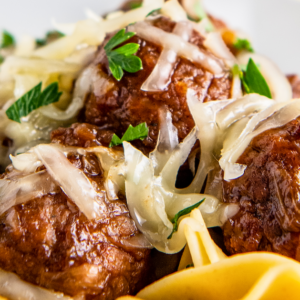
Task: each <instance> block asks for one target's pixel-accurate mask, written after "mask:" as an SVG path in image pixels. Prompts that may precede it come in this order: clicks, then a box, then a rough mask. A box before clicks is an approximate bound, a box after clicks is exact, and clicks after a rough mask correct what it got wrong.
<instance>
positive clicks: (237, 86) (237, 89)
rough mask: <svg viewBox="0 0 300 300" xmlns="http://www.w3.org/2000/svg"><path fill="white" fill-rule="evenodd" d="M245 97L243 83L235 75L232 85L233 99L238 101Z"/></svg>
mask: <svg viewBox="0 0 300 300" xmlns="http://www.w3.org/2000/svg"><path fill="white" fill-rule="evenodd" d="M242 96H243V91H242V82H241V79H240V76H239V75H238V74H237V75H234V76H233V78H232V84H231V98H233V99H238V98H241V97H242Z"/></svg>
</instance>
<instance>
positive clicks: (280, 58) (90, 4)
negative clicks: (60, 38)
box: [0, 0, 300, 74]
mask: <svg viewBox="0 0 300 300" xmlns="http://www.w3.org/2000/svg"><path fill="white" fill-rule="evenodd" d="M122 2H123V1H122V0H51V1H46V0H25V1H24V0H9V1H8V0H0V7H1V9H0V29H1V28H5V29H7V30H9V31H11V32H12V33H14V34H15V35H16V36H18V37H19V36H21V35H22V34H30V35H33V36H35V37H42V36H43V34H44V33H45V32H46V31H47V30H49V29H51V19H52V18H55V19H56V20H57V21H58V22H62V23H69V22H76V21H78V20H80V19H84V18H85V15H84V9H85V8H90V9H92V10H93V11H95V12H97V13H99V14H102V13H105V12H108V11H111V10H113V9H114V8H116V7H118V5H120V4H121V3H122ZM205 5H206V7H207V9H208V11H209V12H211V13H212V14H213V15H215V16H217V17H220V18H221V19H223V20H224V21H225V22H226V23H227V24H228V25H230V26H232V27H233V28H239V29H241V30H243V31H244V32H246V33H247V34H248V35H249V36H250V37H251V39H252V40H253V45H254V48H255V49H256V51H258V52H260V53H263V54H265V55H267V56H268V57H270V58H271V59H273V60H274V61H275V62H276V63H277V64H278V65H279V67H280V68H281V69H282V71H283V72H285V73H299V74H300V55H299V49H300V36H299V33H298V30H299V29H300V17H299V16H300V2H299V1H296V0H205Z"/></svg>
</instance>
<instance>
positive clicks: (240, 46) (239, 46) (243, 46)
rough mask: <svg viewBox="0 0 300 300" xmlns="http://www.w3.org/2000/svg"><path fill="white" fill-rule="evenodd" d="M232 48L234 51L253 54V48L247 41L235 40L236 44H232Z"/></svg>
mask: <svg viewBox="0 0 300 300" xmlns="http://www.w3.org/2000/svg"><path fill="white" fill-rule="evenodd" d="M233 47H234V48H235V49H236V50H240V51H241V50H246V51H249V52H254V50H253V48H252V45H251V43H250V41H249V40H247V39H239V38H238V39H237V40H236V42H235V43H234V44H233Z"/></svg>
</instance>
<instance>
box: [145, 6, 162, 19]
mask: <svg viewBox="0 0 300 300" xmlns="http://www.w3.org/2000/svg"><path fill="white" fill-rule="evenodd" d="M160 11H161V8H157V9H153V10H151V11H150V12H149V13H148V14H147V16H146V18H148V17H150V16H156V15H158V14H159V13H160Z"/></svg>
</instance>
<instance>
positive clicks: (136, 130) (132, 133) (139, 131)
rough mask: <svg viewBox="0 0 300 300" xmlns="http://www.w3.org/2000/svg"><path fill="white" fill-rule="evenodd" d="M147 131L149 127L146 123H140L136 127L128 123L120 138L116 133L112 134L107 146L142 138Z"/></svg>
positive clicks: (145, 135)
mask: <svg viewBox="0 0 300 300" xmlns="http://www.w3.org/2000/svg"><path fill="white" fill-rule="evenodd" d="M148 133H149V128H148V127H147V124H146V123H141V124H139V125H137V126H136V127H133V126H132V125H129V127H128V129H127V130H126V132H125V133H124V135H123V137H122V138H121V139H120V138H119V137H118V136H117V135H116V134H114V135H113V137H112V140H111V142H110V144H109V147H110V148H111V147H114V146H118V145H121V144H122V143H123V142H131V141H134V140H138V139H140V140H142V141H143V140H144V139H145V138H146V137H147V136H148Z"/></svg>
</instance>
